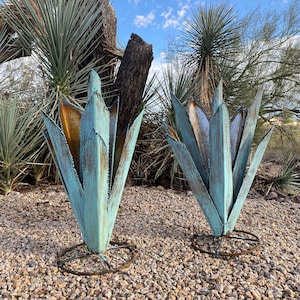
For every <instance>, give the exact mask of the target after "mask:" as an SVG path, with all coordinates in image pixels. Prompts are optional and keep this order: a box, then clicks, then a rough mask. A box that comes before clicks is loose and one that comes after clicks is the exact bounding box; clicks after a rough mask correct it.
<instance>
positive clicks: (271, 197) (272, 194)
mask: <svg viewBox="0 0 300 300" xmlns="http://www.w3.org/2000/svg"><path fill="white" fill-rule="evenodd" d="M276 199H278V194H277V193H276V192H270V193H269V194H268V195H267V196H266V200H276Z"/></svg>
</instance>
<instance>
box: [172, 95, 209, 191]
mask: <svg viewBox="0 0 300 300" xmlns="http://www.w3.org/2000/svg"><path fill="white" fill-rule="evenodd" d="M172 103H173V107H174V110H175V114H176V120H177V126H178V128H179V130H180V133H181V136H182V140H183V143H184V144H185V145H186V147H187V149H188V151H189V152H190V154H191V156H192V158H193V160H194V163H195V165H196V167H197V170H198V172H199V173H200V175H201V177H202V179H203V182H204V184H205V185H206V186H208V171H207V168H206V166H205V162H204V159H203V157H202V155H201V152H200V150H199V148H198V144H197V141H196V138H195V135H194V131H193V128H192V125H191V123H190V120H189V116H188V114H187V112H186V110H185V108H184V107H183V105H182V104H181V103H180V101H179V100H178V99H177V98H176V97H175V96H174V95H172Z"/></svg>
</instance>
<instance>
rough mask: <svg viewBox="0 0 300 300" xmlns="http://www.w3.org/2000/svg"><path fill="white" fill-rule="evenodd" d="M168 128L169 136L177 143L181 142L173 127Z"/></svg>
mask: <svg viewBox="0 0 300 300" xmlns="http://www.w3.org/2000/svg"><path fill="white" fill-rule="evenodd" d="M167 128H168V131H169V134H170V136H171V137H172V138H173V139H174V140H176V141H179V137H178V135H177V132H176V131H175V130H174V129H173V128H172V127H171V126H169V125H168V126H167Z"/></svg>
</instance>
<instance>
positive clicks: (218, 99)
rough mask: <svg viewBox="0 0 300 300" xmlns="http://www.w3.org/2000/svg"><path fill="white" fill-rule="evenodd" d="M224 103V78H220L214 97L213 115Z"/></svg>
mask: <svg viewBox="0 0 300 300" xmlns="http://www.w3.org/2000/svg"><path fill="white" fill-rule="evenodd" d="M222 103H223V79H221V80H220V82H219V84H218V86H217V88H216V90H215V92H214V94H213V98H212V111H211V115H212V116H213V115H214V114H215V113H216V111H217V109H218V108H219V106H220V105H221V104H222Z"/></svg>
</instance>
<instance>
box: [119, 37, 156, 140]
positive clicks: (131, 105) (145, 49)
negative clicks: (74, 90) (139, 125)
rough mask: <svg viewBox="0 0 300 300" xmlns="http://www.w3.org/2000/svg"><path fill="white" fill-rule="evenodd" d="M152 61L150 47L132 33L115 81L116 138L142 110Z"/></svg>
mask: <svg viewBox="0 0 300 300" xmlns="http://www.w3.org/2000/svg"><path fill="white" fill-rule="evenodd" d="M152 60H153V51H152V45H150V44H147V43H146V42H145V41H144V40H143V39H142V38H140V37H139V36H138V35H136V34H134V33H133V34H132V35H131V37H130V40H129V42H128V44H127V46H126V49H125V52H124V56H123V58H122V62H121V65H120V68H119V70H118V74H117V78H116V81H115V89H116V90H117V91H118V95H119V99H120V103H119V122H118V132H117V136H120V135H121V133H122V131H124V130H126V128H127V127H128V125H130V124H131V123H132V122H133V120H134V119H135V118H136V116H137V115H138V113H139V112H140V111H141V109H142V95H143V92H144V88H145V85H146V81H147V77H148V73H149V69H150V66H151V62H152Z"/></svg>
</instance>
